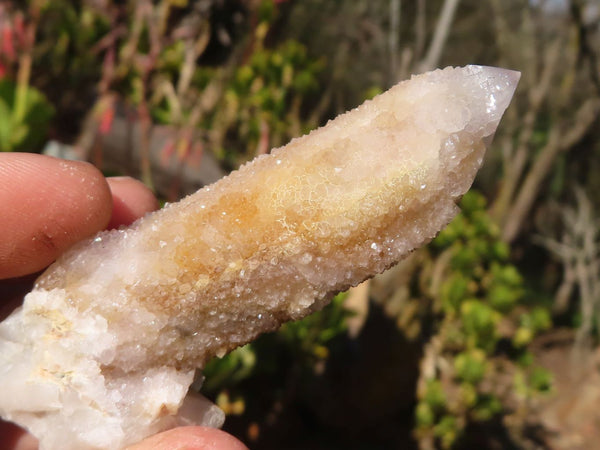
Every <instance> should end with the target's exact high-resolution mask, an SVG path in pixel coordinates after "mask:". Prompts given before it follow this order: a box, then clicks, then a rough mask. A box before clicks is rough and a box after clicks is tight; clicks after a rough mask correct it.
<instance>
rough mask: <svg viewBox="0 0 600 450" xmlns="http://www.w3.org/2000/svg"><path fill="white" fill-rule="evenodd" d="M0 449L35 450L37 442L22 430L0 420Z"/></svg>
mask: <svg viewBox="0 0 600 450" xmlns="http://www.w3.org/2000/svg"><path fill="white" fill-rule="evenodd" d="M0 448H3V449H6V450H37V448H38V441H37V439H36V438H34V437H33V436H32V435H30V434H28V433H27V432H26V431H25V430H24V429H23V428H20V427H18V426H17V425H15V424H13V423H10V422H4V421H3V420H0Z"/></svg>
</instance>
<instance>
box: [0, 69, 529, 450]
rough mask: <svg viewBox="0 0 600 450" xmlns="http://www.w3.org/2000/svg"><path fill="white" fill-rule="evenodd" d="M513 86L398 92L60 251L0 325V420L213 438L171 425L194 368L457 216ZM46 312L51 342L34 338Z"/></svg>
mask: <svg viewBox="0 0 600 450" xmlns="http://www.w3.org/2000/svg"><path fill="white" fill-rule="evenodd" d="M518 78H519V75H518V73H516V72H512V71H508V70H503V69H497V68H490V67H481V66H467V67H465V68H447V69H444V70H438V71H434V72H430V73H427V74H424V75H420V76H416V77H413V78H412V79H411V80H410V81H407V82H403V83H400V84H398V85H397V86H395V87H393V88H392V89H390V90H389V91H388V92H386V93H384V94H382V95H380V96H378V97H376V98H375V99H373V100H372V101H368V102H366V103H364V104H363V105H361V106H360V107H358V108H357V109H355V110H353V111H351V112H348V113H346V114H344V115H342V116H339V117H338V118H336V119H335V120H334V121H331V122H330V123H329V124H328V125H326V126H325V127H323V128H321V129H318V130H316V131H313V132H312V133H310V134H309V135H307V136H304V137H301V138H299V139H295V140H293V141H292V142H291V143H289V144H288V145H287V146H285V147H282V148H279V149H276V150H273V151H272V152H271V154H269V155H265V156H261V157H259V158H257V159H255V160H254V161H252V162H251V163H249V164H247V165H245V166H243V167H242V168H241V169H240V170H238V171H236V172H234V173H232V174H231V175H229V176H228V177H227V178H225V179H223V180H221V181H219V182H217V183H215V184H214V185H212V186H209V187H206V188H204V189H202V190H200V191H199V192H197V193H196V194H193V195H191V196H189V197H187V198H185V199H183V200H182V201H181V202H179V203H176V204H172V205H169V206H167V207H165V208H164V209H162V210H161V211H159V212H157V213H154V214H151V215H149V216H147V217H145V218H144V219H142V220H140V221H138V222H136V223H135V224H134V225H133V226H132V227H130V228H128V229H122V230H118V231H112V232H107V233H102V234H99V235H98V236H97V237H95V238H94V239H92V240H91V241H89V242H86V243H83V244H81V245H79V246H77V247H76V248H74V249H72V250H71V251H69V252H68V253H67V254H66V255H64V256H63V257H62V258H61V259H60V260H58V261H57V262H56V263H55V264H54V265H53V266H51V267H50V268H49V269H48V270H47V271H46V272H45V273H44V274H43V275H42V276H41V277H40V278H39V279H38V281H37V283H36V287H35V289H34V291H33V292H32V293H31V294H29V296H28V298H27V299H26V301H25V305H24V307H23V309H22V310H20V311H19V312H17V313H15V314H14V315H13V316H12V317H11V318H9V319H8V320H7V321H6V322H5V323H3V324H2V325H0V350H1V353H0V354H1V356H0V382H3V384H4V385H5V386H7V385H8V387H9V388H10V390H6V387H5V388H4V389H5V392H11V394H10V396H12V397H14V398H13V399H8V400H5V399H0V412H1V413H2V415H3V416H4V417H7V418H9V419H11V420H15V421H17V422H19V423H21V424H23V425H24V426H27V427H29V428H30V429H32V431H33V432H34V434H37V435H38V436H39V437H40V438H41V439H42V443H43V445H44V448H47V449H54V448H61V449H68V448H120V447H122V446H123V445H126V444H128V443H132V442H135V441H136V440H138V439H141V438H142V437H144V436H146V435H148V434H151V433H153V432H156V431H158V430H160V429H164V428H167V427H170V426H174V425H175V424H176V423H189V422H201V423H205V424H209V425H219V422H220V421H221V420H222V417H221V416H220V413H219V412H218V411H215V410H214V409H211V408H209V407H206V405H204V404H202V406H201V407H198V408H193V407H190V406H189V405H190V402H191V401H192V400H189V399H186V402H187V403H185V404H184V406H183V407H182V408H181V409H180V403H181V401H182V399H183V397H184V396H185V392H186V391H187V387H188V385H189V384H190V383H191V381H192V379H193V376H194V370H195V369H196V368H201V367H202V366H203V365H204V364H205V363H206V361H207V360H208V359H209V358H211V357H212V356H214V355H223V354H224V353H226V352H227V351H229V350H231V349H233V348H235V347H237V346H240V345H243V344H245V343H247V342H249V341H251V340H252V339H254V338H255V337H256V336H257V335H259V334H260V333H263V332H266V331H271V330H274V329H276V328H277V327H278V326H279V325H281V323H283V322H285V321H287V320H294V319H299V318H301V317H304V316H305V315H307V314H309V313H310V312H312V311H315V310H317V309H319V308H321V307H322V306H323V305H324V304H325V303H326V302H327V300H328V299H329V298H331V296H332V295H334V294H335V293H337V292H340V291H343V290H345V289H347V288H348V287H350V286H353V285H356V284H358V283H360V282H361V281H363V280H365V279H366V278H369V277H371V276H373V275H375V274H377V273H379V272H382V271H383V270H385V269H386V268H388V267H389V266H391V265H393V264H394V263H396V262H398V261H399V260H400V259H401V258H402V257H403V256H405V255H406V254H407V253H409V252H410V251H412V250H413V249H415V248H417V247H419V246H421V245H423V244H425V243H426V242H428V241H429V240H431V239H432V238H433V237H434V236H435V235H436V234H437V233H438V232H439V230H440V229H441V228H443V227H444V226H445V225H446V224H447V223H448V222H449V221H450V220H451V219H452V217H453V216H454V215H455V214H456V212H457V207H456V201H457V200H458V199H459V198H460V196H461V195H462V194H464V192H466V190H468V188H469V187H470V185H471V183H472V181H473V179H474V177H475V174H476V172H477V170H478V168H479V167H480V165H481V162H482V158H483V154H484V151H485V145H486V143H487V142H488V140H489V139H488V138H490V137H491V136H492V135H493V133H494V132H495V130H496V127H497V126H498V123H499V121H500V118H501V116H502V114H503V113H504V110H505V109H506V107H507V106H508V104H509V102H510V99H511V97H512V94H513V92H514V89H515V87H516V83H517V81H518ZM53 311H58V312H60V314H54V313H53ZM53 314H54V316H57V317H61V324H62V325H60V338H59V339H56V338H54V339H52V340H48V339H47V338H48V336H50V335H51V334H52V333H53V332H54V331H53V330H54V325H53V323H52V317H53ZM65 323H69V324H70V326H71V329H70V330H68V329H65V326H64V324H65ZM7 367H8V368H7ZM40 369H44V370H45V375H44V377H40V376H38V375H36V374H37V373H39V371H40ZM67 372H68V373H69V374H70V375H69V376H64V374H65V373H67ZM49 374H56V376H55V378H54V379H52V377H51V375H49ZM61 374H63V375H61ZM15 377H17V378H15ZM49 379H50V381H49ZM10 380H12V381H10ZM7 383H8V384H7ZM33 393H36V397H35V399H33V398H32V396H33ZM5 397H6V396H5ZM19 399H20V400H19ZM193 401H200V400H197V399H196V400H193ZM200 402H201V401H200ZM17 404H24V405H30V406H27V407H24V408H22V407H21V408H20V407H18V406H17ZM178 410H179V412H177V411H178ZM182 411H183V412H182ZM75 416H77V419H74V417H75ZM91 424H94V425H93V428H94V430H98V428H100V431H94V432H91V431H90V430H89V427H91ZM98 424H100V425H98ZM53 429H59V430H60V436H59V437H57V436H56V434H57V432H56V431H53ZM65 440H68V441H69V442H73V444H72V445H71V446H69V445H65Z"/></svg>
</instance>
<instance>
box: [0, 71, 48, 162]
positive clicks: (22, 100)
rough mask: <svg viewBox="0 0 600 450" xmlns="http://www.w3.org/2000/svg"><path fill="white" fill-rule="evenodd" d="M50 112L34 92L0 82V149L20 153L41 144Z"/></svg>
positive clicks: (39, 93) (44, 136) (10, 83)
mask: <svg viewBox="0 0 600 450" xmlns="http://www.w3.org/2000/svg"><path fill="white" fill-rule="evenodd" d="M53 113H54V109H53V107H52V105H50V103H48V100H46V97H45V96H44V94H42V93H41V92H40V91H38V90H37V89H35V88H33V87H31V86H19V85H18V84H15V83H14V82H12V81H11V80H8V79H3V80H0V150H2V151H23V150H28V149H31V148H36V147H37V146H39V145H40V144H42V143H43V142H44V139H45V138H46V133H47V131H48V122H49V121H50V118H51V117H52V115H53Z"/></svg>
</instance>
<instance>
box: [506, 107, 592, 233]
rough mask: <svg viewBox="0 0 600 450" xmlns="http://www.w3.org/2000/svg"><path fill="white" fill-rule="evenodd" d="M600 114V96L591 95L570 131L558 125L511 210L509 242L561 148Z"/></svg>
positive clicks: (577, 137)
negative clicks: (592, 96) (599, 97)
mask: <svg viewBox="0 0 600 450" xmlns="http://www.w3.org/2000/svg"><path fill="white" fill-rule="evenodd" d="M599 113H600V99H598V98H591V99H588V100H587V101H586V102H585V103H584V104H583V106H582V107H581V108H579V110H578V111H577V113H576V116H575V120H574V125H573V127H572V128H571V129H570V130H569V131H568V132H566V133H564V131H563V130H562V129H561V127H558V126H555V127H553V128H552V130H551V131H550V136H549V138H548V142H547V143H546V145H545V146H544V147H543V148H542V150H541V151H540V154H539V156H538V157H537V158H536V160H535V162H534V163H533V166H532V167H531V170H530V171H529V173H528V174H527V177H526V178H525V181H524V182H523V185H522V187H521V189H520V191H519V194H518V195H517V198H516V200H515V202H514V204H513V206H512V208H510V210H509V211H508V214H507V217H508V220H507V222H506V224H505V226H504V229H503V232H502V237H503V239H504V240H505V241H506V242H509V243H510V242H512V241H513V240H514V239H515V238H516V237H517V235H518V234H519V231H520V230H521V226H522V224H523V221H524V220H525V218H526V217H527V215H528V214H529V212H530V210H531V208H532V206H533V203H534V201H535V199H536V198H537V195H538V192H539V190H540V187H541V184H542V182H543V181H544V179H545V178H546V176H547V175H548V173H549V172H550V169H551V167H552V164H553V163H554V160H555V159H556V156H557V155H558V154H559V153H560V152H561V151H568V150H570V149H571V148H573V146H574V145H575V144H577V142H579V141H580V140H581V139H582V138H583V137H584V136H585V134H586V133H587V132H588V131H589V129H590V128H591V126H592V125H593V123H594V122H595V121H596V119H597V117H598V114H599ZM561 136H562V137H561Z"/></svg>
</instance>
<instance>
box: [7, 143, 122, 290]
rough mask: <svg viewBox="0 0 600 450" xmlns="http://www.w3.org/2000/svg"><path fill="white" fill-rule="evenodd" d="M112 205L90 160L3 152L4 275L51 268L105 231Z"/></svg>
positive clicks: (104, 184)
mask: <svg viewBox="0 0 600 450" xmlns="http://www.w3.org/2000/svg"><path fill="white" fill-rule="evenodd" d="M111 209H112V201H111V194H110V190H109V188H108V185H107V183H106V181H105V180H104V177H103V176H102V174H101V173H100V171H98V170H97V169H96V168H94V166H92V165H91V164H88V163H83V162H75V161H65V160H60V159H57V158H53V157H50V156H43V155H37V154H31V153H5V154H0V229H1V230H2V234H1V235H0V279H3V278H10V277H17V276H21V275H24V274H28V273H32V272H36V271H38V270H41V269H42V268H44V267H46V266H47V265H48V264H50V263H51V262H52V261H54V260H55V259H56V257H57V256H58V255H60V254H61V253H62V252H64V251H65V250H66V249H67V248H68V247H70V246H71V245H73V244H74V243H75V242H78V241H80V240H82V239H84V238H86V237H88V236H91V235H92V234H94V233H95V232H97V231H99V230H101V229H103V228H104V227H105V226H106V224H107V223H108V221H109V219H110V215H111Z"/></svg>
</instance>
